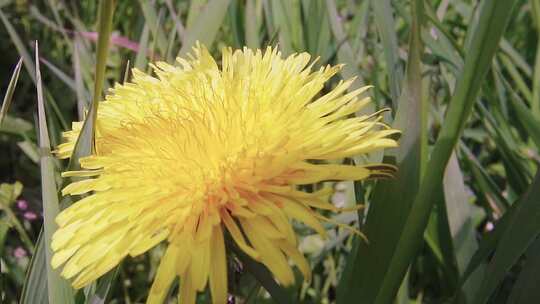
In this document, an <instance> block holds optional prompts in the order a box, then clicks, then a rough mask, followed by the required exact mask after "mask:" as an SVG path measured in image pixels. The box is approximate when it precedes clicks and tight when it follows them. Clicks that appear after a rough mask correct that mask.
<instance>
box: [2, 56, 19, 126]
mask: <svg viewBox="0 0 540 304" xmlns="http://www.w3.org/2000/svg"><path fill="white" fill-rule="evenodd" d="M21 67H22V58H21V59H19V62H18V63H17V65H16V66H15V70H13V74H12V75H11V80H10V81H9V85H8V88H7V90H6V95H5V96H4V102H3V103H2V109H1V110H0V125H2V120H4V117H5V116H6V114H7V111H8V110H9V106H10V105H11V101H12V99H13V92H15V87H16V86H17V81H18V80H19V74H20V72H21Z"/></svg>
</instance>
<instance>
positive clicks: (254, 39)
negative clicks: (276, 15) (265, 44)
mask: <svg viewBox="0 0 540 304" xmlns="http://www.w3.org/2000/svg"><path fill="white" fill-rule="evenodd" d="M257 16H258V14H257V11H256V6H255V0H247V1H246V9H245V16H244V22H245V26H244V28H245V36H246V45H247V46H248V47H249V48H259V47H260V46H261V43H260V38H259V27H258V26H257V24H258V22H257Z"/></svg>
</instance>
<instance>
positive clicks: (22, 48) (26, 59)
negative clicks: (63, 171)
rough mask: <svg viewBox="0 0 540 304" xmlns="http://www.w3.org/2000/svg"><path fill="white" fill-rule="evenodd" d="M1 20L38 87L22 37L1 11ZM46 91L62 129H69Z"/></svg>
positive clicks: (32, 64) (48, 100)
mask: <svg viewBox="0 0 540 304" xmlns="http://www.w3.org/2000/svg"><path fill="white" fill-rule="evenodd" d="M0 20H2V23H3V24H4V26H5V28H6V30H7V32H8V34H9V38H10V39H11V42H12V43H13V44H14V45H15V48H16V49H17V52H18V53H19V55H20V56H21V58H22V60H23V64H24V67H25V69H26V71H27V72H28V75H29V76H30V78H31V79H32V81H33V82H34V85H37V83H36V75H35V74H34V73H35V71H36V66H35V64H34V62H33V61H32V56H31V55H30V53H29V52H28V50H27V48H26V46H25V45H24V43H23V42H22V39H21V37H20V36H19V34H18V33H17V31H16V30H15V28H14V27H13V25H12V24H11V22H10V21H9V19H8V18H7V17H6V15H4V12H3V11H2V10H1V9H0ZM44 91H45V97H46V98H47V102H48V104H50V106H51V107H52V109H53V110H54V114H55V115H56V117H58V120H59V121H60V124H61V126H62V128H64V129H66V128H67V123H66V120H65V119H64V116H63V115H62V113H61V111H60V109H59V107H58V105H57V104H56V102H55V100H54V99H53V98H52V96H51V95H50V94H49V93H48V92H47V91H46V90H44ZM53 131H56V130H53ZM56 133H57V132H53V134H52V136H55V134H56Z"/></svg>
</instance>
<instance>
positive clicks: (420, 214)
mask: <svg viewBox="0 0 540 304" xmlns="http://www.w3.org/2000/svg"><path fill="white" fill-rule="evenodd" d="M515 2H516V1H515V0H512V1H486V2H483V3H482V5H481V7H480V11H479V21H478V26H477V27H475V28H473V29H472V34H471V35H472V39H471V46H470V48H469V49H468V52H466V54H467V58H466V61H465V66H464V69H463V72H462V76H461V77H460V78H459V79H458V83H457V85H456V90H455V93H454V95H453V96H452V99H451V101H450V106H449V109H448V112H447V115H446V120H445V122H444V124H443V126H442V127H441V133H440V135H439V137H438V139H437V142H436V144H435V148H434V150H433V152H432V156H431V159H430V161H429V163H428V165H427V168H429V170H426V173H425V175H424V177H423V178H422V183H421V186H420V188H419V192H418V194H417V195H416V197H415V199H414V203H413V204H412V206H411V210H414V212H410V213H408V215H407V218H406V222H405V226H404V228H403V230H401V229H399V228H398V227H396V228H397V229H396V230H395V231H393V232H392V231H391V232H389V233H388V234H386V235H385V238H386V241H385V242H388V240H389V241H391V242H392V241H395V240H396V239H395V235H396V234H398V235H399V237H398V239H397V242H396V243H395V245H394V246H395V247H393V248H396V251H392V252H391V253H390V254H388V253H387V254H386V256H390V258H389V259H388V260H386V259H384V260H382V261H380V262H379V263H380V264H382V267H381V268H380V269H379V272H381V273H383V275H384V279H383V280H380V281H378V282H376V283H375V284H373V283H372V284H370V285H371V286H372V288H373V289H374V290H373V291H371V292H370V293H371V294H375V295H376V297H374V298H370V299H371V300H372V302H371V303H389V302H390V301H391V300H392V299H393V297H394V296H395V294H396V292H397V290H398V288H399V285H400V283H401V280H402V279H403V276H404V275H405V272H406V270H407V267H408V266H409V264H410V262H411V260H412V258H413V256H414V255H415V253H416V252H417V251H418V249H419V248H420V245H421V242H422V235H423V232H424V229H425V227H426V225H427V222H428V219H429V215H430V213H431V209H432V206H433V203H434V200H433V199H432V198H433V197H434V194H435V193H436V192H437V191H438V189H439V187H440V186H441V182H442V177H443V174H444V170H445V168H446V164H447V162H448V160H449V158H450V155H451V153H452V150H453V148H454V146H455V144H456V142H457V140H458V137H459V135H460V134H461V132H462V130H463V128H464V125H465V122H466V121H467V119H468V117H469V115H470V113H471V110H472V107H473V105H474V102H475V101H476V98H477V96H478V92H479V89H480V85H481V83H482V81H481V80H482V79H483V78H484V76H485V74H486V73H487V71H488V69H489V67H490V65H491V59H492V58H493V56H494V54H495V51H496V50H497V47H498V44H499V40H500V37H501V36H502V33H503V31H504V29H505V27H506V24H507V23H508V20H509V18H510V13H511V11H512V7H513V5H514V4H515ZM400 190H401V189H400ZM368 218H369V217H368ZM368 237H369V234H368ZM370 261H371V260H370ZM368 263H369V262H368ZM364 271H365V269H364ZM372 273H373V272H370V274H372Z"/></svg>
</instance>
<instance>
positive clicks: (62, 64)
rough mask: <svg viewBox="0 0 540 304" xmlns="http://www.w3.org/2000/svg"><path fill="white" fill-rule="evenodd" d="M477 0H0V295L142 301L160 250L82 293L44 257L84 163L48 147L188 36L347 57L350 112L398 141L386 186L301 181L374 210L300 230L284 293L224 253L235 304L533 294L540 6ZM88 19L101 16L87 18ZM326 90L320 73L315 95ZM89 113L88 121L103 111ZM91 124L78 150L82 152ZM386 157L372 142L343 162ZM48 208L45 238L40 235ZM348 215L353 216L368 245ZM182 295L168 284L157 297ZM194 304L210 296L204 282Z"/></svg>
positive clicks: (169, 56) (213, 44)
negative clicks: (306, 271)
mask: <svg viewBox="0 0 540 304" xmlns="http://www.w3.org/2000/svg"><path fill="white" fill-rule="evenodd" d="M103 3H105V4H109V5H110V4H113V3H112V2H108V1H104V2H103ZM481 3H482V4H481V5H477V3H476V2H473V3H472V4H471V3H470V2H468V1H419V0H414V1H405V2H399V1H394V2H390V1H357V2H356V1H249V0H248V1H245V2H244V1H232V0H231V1H219V0H210V1H208V4H206V1H192V2H187V1H186V2H184V1H169V0H166V1H158V2H157V3H155V4H151V2H147V1H139V2H135V3H134V2H129V1H120V2H118V3H116V6H115V10H114V18H113V22H112V26H109V25H108V22H106V20H107V18H108V16H112V12H113V10H112V9H107V7H106V6H104V9H103V10H102V11H101V13H100V14H98V6H97V4H96V3H95V2H94V1H82V2H80V3H77V4H71V3H67V2H64V1H55V2H53V1H51V2H46V3H30V2H29V3H28V5H27V3H25V2H24V1H5V3H2V4H0V9H1V11H0V19H1V20H2V24H3V26H2V29H3V30H2V31H0V35H1V37H2V38H3V40H2V41H6V42H7V43H4V44H3V45H2V46H0V47H1V48H3V51H4V54H6V55H5V56H4V59H3V63H2V64H3V66H4V70H5V71H6V73H3V75H4V76H2V77H3V78H2V84H5V86H6V87H5V88H7V90H6V91H7V92H8V94H6V98H5V101H4V103H3V109H2V111H1V114H0V124H1V125H0V132H1V133H0V145H2V147H5V148H2V149H1V150H0V151H1V152H0V153H1V155H0V166H2V167H1V168H2V170H1V172H2V178H3V180H2V183H4V184H3V186H2V196H1V198H2V200H1V201H0V202H1V203H2V217H1V225H0V253H1V255H0V256H1V259H2V260H1V262H2V282H1V283H2V295H1V296H2V301H6V302H8V303H10V302H16V301H17V299H22V300H21V302H23V303H43V302H42V301H43V300H44V299H49V302H52V303H75V302H77V303H84V302H89V303H91V302H95V301H105V302H107V303H109V302H112V303H114V302H128V303H134V302H144V301H145V298H146V296H147V295H148V293H149V289H150V284H151V282H152V279H153V278H154V277H155V275H156V269H157V268H156V267H157V265H158V263H159V260H160V259H161V256H162V255H163V250H164V249H165V247H162V246H158V247H156V248H155V249H154V250H152V251H150V252H149V253H148V254H146V255H142V256H138V257H135V258H128V259H126V260H125V261H124V262H123V263H122V264H121V265H120V266H119V267H118V268H115V269H114V270H113V271H111V272H109V273H107V274H106V275H105V276H103V277H102V278H101V279H99V280H98V281H97V282H96V283H95V284H93V285H90V287H89V288H88V289H87V290H86V291H85V293H82V292H79V293H75V292H74V291H73V290H72V289H71V287H70V284H69V282H68V281H66V280H64V279H63V278H62V277H61V276H60V274H59V272H57V271H55V270H53V269H52V268H51V267H50V264H49V263H47V262H46V261H47V260H49V259H50V258H51V253H50V252H47V250H45V249H46V248H48V244H49V243H50V237H51V236H52V232H53V231H54V229H56V228H55V227H54V221H52V219H53V218H54V216H55V214H56V213H58V212H59V209H60V208H59V204H61V207H62V208H63V207H65V206H68V205H70V204H71V202H70V201H69V198H68V199H65V198H62V199H61V200H60V202H58V195H57V194H58V192H57V189H61V188H63V187H64V186H65V185H64V184H62V183H63V182H62V180H61V179H60V176H59V172H61V171H65V169H66V168H68V169H70V170H77V169H78V168H76V167H77V164H78V162H71V164H69V165H68V164H64V163H60V162H57V161H56V160H54V159H53V158H52V157H51V155H50V154H49V151H50V150H49V148H50V147H56V146H57V145H58V144H59V143H60V135H61V132H62V131H65V130H68V129H69V128H68V127H69V125H68V124H67V122H68V121H76V120H80V119H82V116H83V114H84V111H83V109H85V108H89V106H90V105H91V104H94V103H93V102H91V100H94V101H98V100H100V99H101V98H102V95H101V94H102V93H103V91H104V90H103V89H106V88H109V87H112V86H113V83H114V82H120V83H122V82H123V81H124V79H128V80H129V79H131V75H130V74H129V73H126V70H127V68H126V67H127V66H128V63H127V60H129V62H130V64H129V66H130V67H137V68H139V69H141V70H143V71H145V72H147V73H151V71H150V70H147V68H146V67H147V66H148V65H147V64H148V62H155V61H158V60H163V61H167V62H173V61H174V58H175V57H176V56H177V55H181V56H184V55H186V54H187V53H188V52H189V51H190V50H191V47H192V46H193V45H194V44H195V41H197V40H199V41H201V42H202V43H204V44H205V45H207V46H209V50H210V52H211V53H212V54H213V55H214V57H216V58H220V56H219V50H221V49H222V47H223V46H232V47H233V48H241V47H243V46H246V45H247V46H249V47H252V48H263V49H264V48H265V47H266V46H268V45H272V46H274V45H279V49H280V50H281V51H282V52H283V54H284V55H289V54H292V53H294V52H302V51H307V52H308V53H310V54H312V55H314V56H320V59H319V61H318V62H317V63H316V64H315V69H318V68H319V67H320V66H325V65H326V64H332V65H335V64H339V63H345V64H346V65H345V67H344V68H343V69H342V70H341V71H340V77H336V78H335V79H339V78H343V79H349V78H351V77H357V78H356V80H355V82H354V83H352V85H351V90H353V89H357V88H359V87H361V86H363V85H365V84H372V85H374V86H375V88H374V89H373V90H372V95H373V96H372V97H373V100H374V102H375V103H374V104H373V105H372V107H371V108H365V112H364V113H358V114H359V115H362V114H365V113H373V112H375V111H377V110H380V109H384V108H386V107H390V108H391V109H392V111H391V112H385V113H384V115H386V116H385V119H384V121H385V122H386V123H387V124H389V125H391V126H392V127H393V128H397V129H401V130H403V131H404V132H403V134H402V137H401V139H400V147H399V148H398V149H393V150H387V151H385V152H384V162H387V163H392V164H396V165H397V166H398V167H399V169H400V170H399V172H398V174H397V175H396V176H395V178H394V179H391V180H386V181H379V182H374V181H364V182H355V183H353V182H346V183H333V182H330V183H324V184H320V183H318V184H315V185H305V186H302V187H301V190H302V191H305V192H313V191H316V190H317V189H320V188H321V187H323V186H324V187H327V188H328V187H330V188H333V189H334V190H335V193H334V194H333V195H332V197H331V200H330V201H329V202H331V203H332V204H334V205H335V206H338V207H347V206H352V205H353V204H354V203H356V202H363V203H366V204H367V207H368V208H366V209H365V210H361V211H359V212H358V214H357V213H355V212H348V213H343V214H339V215H335V216H334V215H333V214H332V213H327V214H325V216H326V217H331V220H332V222H329V223H328V224H326V225H324V229H325V230H326V233H327V234H328V236H329V238H328V240H322V239H320V238H319V237H318V236H317V235H315V234H313V232H312V231H311V230H309V229H306V228H305V227H304V226H303V225H295V226H296V227H295V230H296V231H297V232H298V233H299V234H300V238H299V248H300V250H301V252H302V253H303V254H305V255H306V257H307V260H308V262H309V264H310V266H311V268H312V272H313V275H312V276H313V279H312V280H311V282H310V283H308V284H302V283H301V280H298V279H297V280H296V282H297V283H296V284H295V285H293V286H291V287H290V288H282V286H280V285H279V284H277V283H276V281H274V280H273V278H272V276H270V275H269V273H268V271H267V269H266V268H265V267H261V264H258V263H256V262H255V261H253V260H251V259H249V258H248V257H246V256H245V255H243V253H242V251H241V250H239V251H236V252H234V253H233V254H231V255H230V258H229V259H228V260H227V268H228V269H229V272H228V282H229V284H228V285H229V286H228V290H229V293H230V295H231V297H230V299H229V300H230V301H237V302H242V301H246V302H248V303H255V302H256V303H261V302H271V301H272V299H273V300H274V301H275V302H278V303H287V302H289V303H296V302H302V303H331V302H335V301H337V302H338V303H357V302H361V303H390V302H391V301H394V300H397V301H399V302H403V303H405V302H409V301H422V302H435V303H439V302H445V301H450V300H454V301H457V302H459V303H484V302H486V301H488V299H490V300H491V301H492V302H495V303H499V302H505V301H510V302H512V303H519V301H522V302H521V303H527V302H529V303H531V301H532V303H534V302H535V300H534V299H535V298H534V297H536V296H538V292H539V290H538V289H537V288H529V287H530V286H534V283H535V282H536V281H535V279H534V275H535V273H537V269H538V265H539V264H540V263H538V258H537V257H539V256H540V254H538V251H539V247H540V246H538V245H537V244H536V243H538V241H536V237H537V235H538V232H539V231H540V229H539V227H538V223H537V222H538V221H537V220H536V218H535V214H537V213H536V208H538V206H537V202H538V198H539V197H540V195H539V193H538V191H540V190H538V189H540V187H539V185H538V182H539V181H538V178H536V179H535V178H534V176H535V170H536V165H537V163H538V160H539V158H538V146H539V145H540V137H539V135H538V134H540V131H539V129H540V128H539V125H540V123H539V118H540V114H539V112H540V104H539V102H538V100H539V98H538V97H539V96H540V95H539V92H540V91H539V90H540V86H539V85H538V75H537V74H538V73H537V70H538V67H537V66H538V63H537V62H536V61H537V59H536V58H537V56H536V55H537V45H536V44H537V43H536V42H537V39H536V35H537V27H536V26H537V23H536V22H537V21H538V20H540V18H539V17H540V9H539V8H538V7H537V3H536V2H532V4H529V3H527V2H525V1H517V0H516V1H485V2H481ZM514 4H516V5H514ZM514 6H515V7H514ZM97 15H100V16H101V20H103V21H105V22H101V23H99V25H97V24H96V20H97V19H96V16H97ZM508 21H509V22H510V23H509V26H508V27H507V29H506V32H503V31H504V29H505V27H506V25H507V22H508ZM4 29H5V31H4ZM111 31H112V33H111V39H110V48H108V50H107V47H106V45H107V43H106V42H108V40H109V39H106V37H108V36H109V35H108V32H111ZM96 32H98V33H99V35H98V34H97V33H96ZM503 33H505V34H504V35H503ZM99 37H100V38H102V39H99ZM103 37H105V39H104V38H103ZM531 37H533V38H531ZM96 38H97V39H96ZM35 39H37V40H39V43H40V44H39V50H40V52H39V54H40V58H41V60H40V61H39V65H38V62H37V61H36V60H35V58H33V57H34V51H36V48H37V47H35V46H34V42H33V40H35ZM19 56H21V57H22V59H23V64H22V65H21V68H22V71H21V72H20V77H17V75H18V72H16V73H13V79H17V78H19V79H18V84H17V85H16V86H15V85H14V82H12V84H11V85H9V86H8V83H10V77H12V71H13V66H14V65H15V63H16V62H17V59H18V57H19ZM40 66H41V68H40ZM105 67H106V68H105ZM36 70H38V71H41V74H42V75H41V74H39V73H36ZM7 71H9V72H7ZM41 76H43V79H41ZM336 85H337V83H336V82H329V83H328V84H327V85H326V86H325V87H324V89H323V92H329V91H330V90H331V89H332V88H334V87H335V86H336ZM101 86H103V88H102V87H101ZM36 87H37V88H39V90H38V93H37V98H36V90H35V88H36ZM13 88H15V90H14V91H13V90H12V89H13ZM41 89H43V90H41ZM10 91H11V92H14V94H13V98H10V95H11V94H9V92H10ZM91 92H94V93H91ZM96 92H97V94H96ZM11 99H13V101H12V102H10V101H11ZM36 100H38V101H39V104H40V111H39V121H38V120H37V119H35V117H34V113H35V110H36ZM96 110H97V109H96ZM92 111H93V110H90V112H89V113H88V115H87V117H93V115H94V114H96V115H97V111H95V110H94V111H95V112H92ZM45 112H46V113H47V115H46V116H45V115H44V114H45ZM45 119H46V120H45ZM89 121H90V123H88V127H87V128H86V129H84V128H83V133H84V134H85V135H84V136H83V138H84V139H85V140H82V141H81V142H80V143H79V146H78V147H77V148H76V150H77V151H76V152H77V153H76V157H75V159H77V158H78V157H81V156H85V155H89V154H90V153H91V152H92V149H93V147H92V144H91V143H92V140H91V139H92V134H93V132H92V131H93V128H92V123H93V120H89ZM38 122H39V123H38ZM98 123H99V122H98ZM38 125H39V126H38ZM34 126H35V127H34ZM45 126H48V128H45ZM36 128H37V129H39V135H37V136H36V132H35V130H36ZM45 131H48V132H45ZM37 138H39V140H37ZM49 142H50V144H49ZM382 159H383V155H382V153H379V154H371V155H369V159H366V158H362V157H357V156H355V157H350V158H346V159H345V160H344V162H345V164H348V165H352V164H363V163H365V162H379V161H380V160H382ZM38 163H40V164H41V165H40V166H41V170H40V169H39V167H40V166H39V165H38ZM40 180H41V181H42V182H43V186H42V185H41V184H40ZM15 181H20V182H21V183H22V185H24V188H22V189H21V188H20V186H17V184H14V182H15ZM21 190H22V192H21V193H20V195H19V192H20V191H21ZM17 199H19V200H24V201H26V202H27V203H26V204H25V203H20V204H19V203H18V202H17ZM42 210H43V216H44V227H45V231H44V233H43V234H42V237H41V238H39V239H38V234H39V231H40V227H41V226H40V225H41V221H40V218H41V217H40V216H41V214H42ZM28 212H30V213H28ZM344 225H345V226H353V227H359V228H360V230H361V231H362V232H363V233H364V234H366V236H367V238H368V240H369V242H365V241H363V240H362V239H361V238H360V237H358V236H354V233H353V234H351V230H350V229H348V228H345V226H344ZM33 252H35V253H34V254H32V253H33ZM28 256H33V259H32V260H31V261H30V260H29V259H28ZM26 270H28V272H27V273H28V275H27V276H26V277H25V274H24V273H25V271H26ZM296 275H297V273H296V272H295V276H296ZM23 286H24V288H23ZM175 286H176V285H175ZM176 293H178V291H177V290H176V289H175V288H173V289H172V290H171V291H170V294H168V295H166V296H167V297H170V298H171V299H173V298H174V295H175V294H176ZM105 299H106V300H105ZM233 299H234V300H233ZM171 301H172V300H171ZM198 301H199V302H201V303H206V302H209V301H211V296H210V293H209V291H206V292H202V293H200V294H199V296H198Z"/></svg>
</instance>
